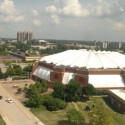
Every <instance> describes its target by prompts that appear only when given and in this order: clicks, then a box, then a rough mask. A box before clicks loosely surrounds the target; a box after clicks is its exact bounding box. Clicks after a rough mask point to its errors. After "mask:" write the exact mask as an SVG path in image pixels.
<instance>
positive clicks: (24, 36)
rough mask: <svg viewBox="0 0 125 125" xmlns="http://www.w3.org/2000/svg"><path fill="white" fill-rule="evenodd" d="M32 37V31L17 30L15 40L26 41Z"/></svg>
mask: <svg viewBox="0 0 125 125" xmlns="http://www.w3.org/2000/svg"><path fill="white" fill-rule="evenodd" d="M32 39H33V33H32V32H26V31H24V32H20V31H19V32H17V41H19V42H24V41H27V42H30V41H32Z"/></svg>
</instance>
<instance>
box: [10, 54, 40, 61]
mask: <svg viewBox="0 0 125 125" xmlns="http://www.w3.org/2000/svg"><path fill="white" fill-rule="evenodd" d="M10 54H11V55H13V56H14V57H17V58H20V59H22V60H25V61H38V60H39V59H40V56H33V55H27V54H24V53H10Z"/></svg>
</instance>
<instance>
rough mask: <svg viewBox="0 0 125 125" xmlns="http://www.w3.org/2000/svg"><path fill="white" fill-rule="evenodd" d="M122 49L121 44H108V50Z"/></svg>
mask: <svg viewBox="0 0 125 125" xmlns="http://www.w3.org/2000/svg"><path fill="white" fill-rule="evenodd" d="M121 47H122V43H121V42H110V43H109V48H111V49H120V48H121Z"/></svg>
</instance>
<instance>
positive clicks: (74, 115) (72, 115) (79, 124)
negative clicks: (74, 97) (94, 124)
mask: <svg viewBox="0 0 125 125" xmlns="http://www.w3.org/2000/svg"><path fill="white" fill-rule="evenodd" d="M66 117H67V118H68V122H69V124H70V125H83V124H84V117H83V115H82V113H81V112H80V111H77V110H75V109H70V110H69V111H67V114H66Z"/></svg>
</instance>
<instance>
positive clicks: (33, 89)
mask: <svg viewBox="0 0 125 125" xmlns="http://www.w3.org/2000/svg"><path fill="white" fill-rule="evenodd" d="M40 92H41V84H40V82H36V83H35V84H33V85H30V86H29V91H28V93H27V97H29V100H28V101H27V102H26V104H27V105H28V106H30V107H39V106H40V105H41V104H42V97H41V94H40Z"/></svg>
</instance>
